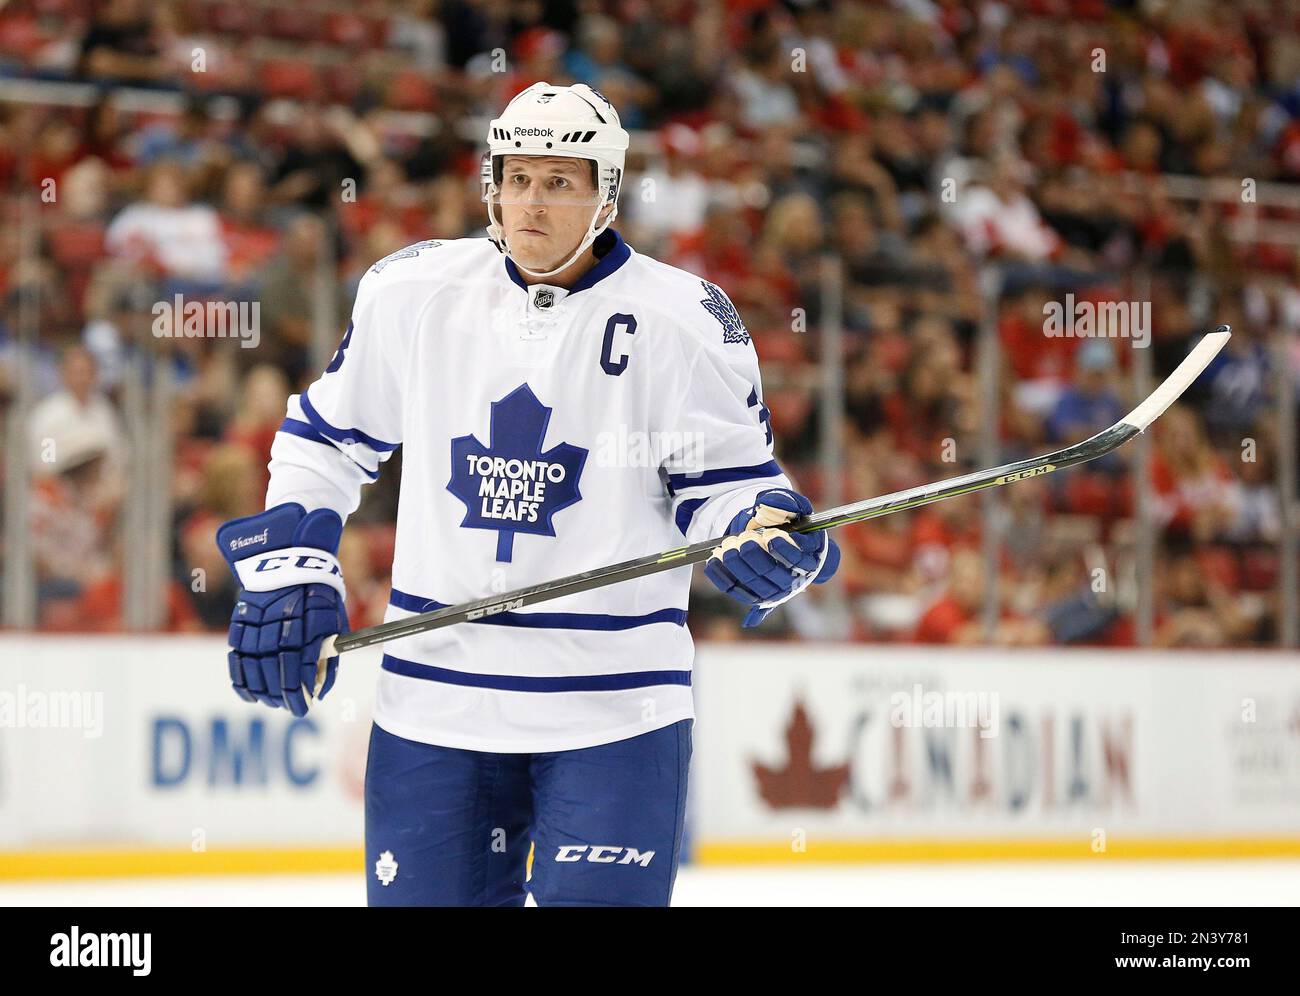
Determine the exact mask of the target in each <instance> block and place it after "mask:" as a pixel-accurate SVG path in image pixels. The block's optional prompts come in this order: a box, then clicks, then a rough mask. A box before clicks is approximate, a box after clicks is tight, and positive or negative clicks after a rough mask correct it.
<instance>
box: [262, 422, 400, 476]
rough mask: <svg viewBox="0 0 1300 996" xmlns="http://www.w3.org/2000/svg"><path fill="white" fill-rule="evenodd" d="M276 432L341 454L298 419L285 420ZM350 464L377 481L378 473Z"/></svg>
mask: <svg viewBox="0 0 1300 996" xmlns="http://www.w3.org/2000/svg"><path fill="white" fill-rule="evenodd" d="M276 431H277V432H286V433H288V434H289V435H291V436H298V437H299V438H301V439H310V440H311V441H312V442H313V443H320V444H321V445H322V446H328V447H329V448H330V449H332V450H334V452H335V453H338V452H341V451H340V450H339V449H338V448H337V447H336V446H335V445H334V444H333V443H331V442H330V441H329V440H328V439H326V438H325V437H324V436H322V435H321V434H320V433H319V432H317V431H316V430H315V429H313V428H312V427H311V426H310V425H309V424H307V423H306V422H303V421H301V420H300V419H296V418H286V419H285V420H284V421H283V422H281V423H280V428H279V429H277V430H276ZM343 455H344V456H347V454H346V453H344V454H343ZM348 459H349V460H351V459H352V458H351V457H348ZM352 462H353V463H354V464H356V465H357V467H358V468H359V469H360V470H361V473H363V474H365V475H366V476H367V477H368V478H370V479H371V480H372V481H377V480H379V472H378V471H375V470H368V469H366V468H365V467H362V466H361V464H359V463H357V462H356V461H355V460H352Z"/></svg>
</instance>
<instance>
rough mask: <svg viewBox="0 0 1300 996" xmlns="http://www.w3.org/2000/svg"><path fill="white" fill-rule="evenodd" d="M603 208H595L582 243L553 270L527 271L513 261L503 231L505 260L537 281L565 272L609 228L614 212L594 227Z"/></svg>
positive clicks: (524, 267) (517, 261)
mask: <svg viewBox="0 0 1300 996" xmlns="http://www.w3.org/2000/svg"><path fill="white" fill-rule="evenodd" d="M604 207H605V205H604V204H600V205H598V206H597V207H596V210H595V212H594V213H593V214H592V216H591V221H589V222H588V223H587V234H586V235H585V236H583V239H582V241H581V242H579V243H578V248H577V249H575V250H573V255H572V256H570V257H569V258H568V259H566V260H565V261H564V262H563V263H561V264H560V265H559V266H557V267H556V268H555V269H553V270H546V271H539V270H530V269H528V267H526V266H524V265H523V264H522V263H520V262H519V260H517V259H515V257H514V256H512V255H511V254H510V241H509V239H507V238H506V235H505V232H504V231H503V232H502V233H501V242H502V244H503V245H504V246H505V253H506V258H507V259H509V260H510V261H511V262H512V263H514V264H515V267H516V269H518V270H519V271H520V272H521V273H526V274H528V276H530V277H533V278H535V279H538V280H540V279H542V278H543V277H553V276H555V274H557V273H561V272H563V271H564V270H567V269H568V268H569V267H570V266H572V265H573V262H574V260H576V259H577V258H578V257H579V256H581V255H582V254H583V253H584V252H586V251H587V247H588V246H590V245H591V244H592V243H593V242H595V241H596V239H597V237H598V236H599V235H600V233H601V232H603V231H605V229H607V228H608V227H609V225H610V222H612V221H613V220H614V214H615V212H613V211H611V212H610V214H609V217H608V218H607V219H605V223H604V224H603V225H601V226H600V228H597V227H596V219H597V218H599V217H600V212H601V210H602V209H603V208H604Z"/></svg>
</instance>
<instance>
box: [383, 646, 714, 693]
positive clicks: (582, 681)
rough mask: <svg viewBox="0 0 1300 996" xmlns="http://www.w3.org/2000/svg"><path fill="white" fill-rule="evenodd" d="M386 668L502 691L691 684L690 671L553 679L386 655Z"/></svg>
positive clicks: (410, 675) (610, 689) (411, 675)
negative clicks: (482, 671)
mask: <svg viewBox="0 0 1300 996" xmlns="http://www.w3.org/2000/svg"><path fill="white" fill-rule="evenodd" d="M383 669H384V670H385V671H391V672H392V673H393V674H401V675H405V676H406V677H408V678H419V679H420V680H422V681H441V682H444V683H446V684H448V685H467V686H469V687H470V688H494V689H497V690H499V691H503V692H617V691H622V690H623V689H627V688H649V687H650V686H652V685H690V683H691V672H690V671H624V672H623V673H621V674H574V675H562V676H557V677H553V678H546V677H537V676H534V675H522V674H477V673H475V672H472V671H453V670H451V669H450V668H445V667H435V666H434V665H432V664H418V663H416V662H415V661H407V660H403V659H402V658H400V657H393V656H392V655H391V654H384V663H383Z"/></svg>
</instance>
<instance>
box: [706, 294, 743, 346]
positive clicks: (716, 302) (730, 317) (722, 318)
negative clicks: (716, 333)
mask: <svg viewBox="0 0 1300 996" xmlns="http://www.w3.org/2000/svg"><path fill="white" fill-rule="evenodd" d="M700 283H701V284H703V285H704V293H705V294H707V295H708V297H706V298H705V299H704V300H703V301H701V302H700V304H702V305H704V310H705V311H707V312H708V313H709V314H710V315H712V316H713V317H714V318H716V319H717V320H718V321H719V322H720V323H721V324H722V341H723V342H724V343H726V342H738V343H740V344H741V345H742V346H748V345H749V332H748V331H746V329H745V323H744V322H742V321H741V320H740V312H739V311H737V310H736V306H735V305H734V304H732V303H731V299H730V298H728V297H727V295H726V294H724V293H722V288H721V287H719V286H718V285H717V284H711V283H709V282H708V281H707V280H701V281H700Z"/></svg>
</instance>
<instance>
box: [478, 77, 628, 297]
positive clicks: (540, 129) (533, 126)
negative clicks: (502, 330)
mask: <svg viewBox="0 0 1300 996" xmlns="http://www.w3.org/2000/svg"><path fill="white" fill-rule="evenodd" d="M627 146H628V134H627V132H626V131H624V130H623V127H622V125H621V124H620V123H619V118H618V111H616V110H615V109H614V105H613V104H611V103H610V102H609V101H608V100H606V99H605V97H604V95H603V94H601V93H600V92H599V91H597V90H593V89H592V88H591V87H589V86H587V84H585V83H575V84H573V85H572V86H552V85H551V84H550V83H534V84H533V85H532V86H530V87H529V88H528V89H527V90H524V91H523V92H522V93H520V94H518V95H517V96H516V97H515V98H514V99H513V100H512V101H510V103H509V104H507V105H506V109H505V110H504V111H503V112H502V114H501V116H500V117H499V118H494V119H493V120H492V122H491V123H490V124H489V125H488V152H487V154H486V155H485V156H484V157H483V166H482V182H483V200H484V202H485V203H486V204H487V213H488V226H487V231H488V236H489V237H490V238H491V239H492V241H493V242H495V243H496V246H497V248H498V249H500V250H501V251H502V252H503V253H505V254H506V255H507V256H510V244H509V242H508V241H507V239H506V235H505V231H504V230H503V229H502V227H501V221H500V219H499V218H498V217H497V206H498V204H497V200H498V199H499V196H500V193H501V175H502V163H503V162H504V160H505V157H506V156H507V155H516V156H569V157H572V158H575V159H590V160H593V161H594V162H595V164H596V187H597V190H598V194H599V196H598V199H597V202H596V206H595V209H594V210H593V211H592V215H591V223H590V224H589V225H588V226H587V234H586V235H585V236H584V237H583V240H582V241H581V242H580V243H579V244H578V248H577V249H576V250H574V253H573V255H572V256H570V257H569V258H568V259H567V260H565V261H564V263H563V264H561V265H560V266H558V267H556V268H555V269H554V270H547V271H546V272H544V273H541V272H535V271H533V270H529V269H526V268H525V267H523V266H520V265H519V261H518V260H514V263H515V266H517V267H519V269H520V270H523V272H524V273H527V274H528V275H529V276H532V277H549V276H552V275H553V274H556V273H559V272H560V271H561V270H563V269H564V268H565V267H567V266H569V265H570V264H571V263H572V262H573V261H574V260H575V259H577V258H578V257H579V256H581V255H582V253H583V252H584V251H585V250H586V249H587V247H588V246H589V245H591V244H592V243H593V242H594V241H596V237H597V236H598V235H600V233H601V232H603V231H604V230H605V229H606V228H608V227H609V226H610V224H611V223H612V222H613V221H614V218H615V217H617V215H618V193H619V187H620V186H621V185H622V181H623V161H624V157H625V155H626V153H627ZM607 204H609V205H612V208H611V210H610V212H609V216H608V217H607V218H606V219H605V220H604V221H603V222H601V223H600V224H599V225H598V224H597V219H598V218H599V217H600V212H601V210H602V209H603V208H604V207H605V205H607ZM511 258H512V259H513V257H511Z"/></svg>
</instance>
